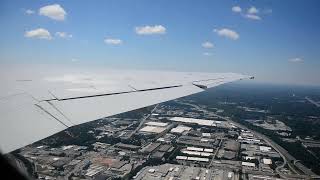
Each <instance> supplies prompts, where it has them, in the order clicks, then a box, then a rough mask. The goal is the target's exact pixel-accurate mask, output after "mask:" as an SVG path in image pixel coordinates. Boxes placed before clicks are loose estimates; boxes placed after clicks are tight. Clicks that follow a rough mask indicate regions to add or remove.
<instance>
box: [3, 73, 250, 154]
mask: <svg viewBox="0 0 320 180" xmlns="http://www.w3.org/2000/svg"><path fill="white" fill-rule="evenodd" d="M0 75H1V77H0V78H1V79H0V80H1V84H2V85H1V86H2V87H1V90H0V114H1V119H0V122H1V125H0V149H1V151H2V153H8V152H11V151H13V150H16V149H18V148H21V147H23V146H26V145H28V144H31V143H33V142H36V141H38V140H41V139H43V138H46V137H48V136H50V135H53V134H55V133H57V132H60V131H62V130H65V129H67V128H69V127H71V126H75V125H78V124H82V123H85V122H89V121H92V120H96V119H99V118H103V117H108V116H112V115H115V114H119V113H122V112H127V111H131V110H135V109H139V108H142V107H146V106H150V105H154V104H157V103H161V102H165V101H169V100H172V99H176V98H180V97H183V96H188V95H191V94H195V93H199V92H202V91H204V90H206V89H207V88H212V87H215V86H218V85H221V84H225V83H228V82H232V81H236V80H241V79H246V78H252V77H251V76H246V75H241V74H235V73H193V72H192V73H186V72H161V71H132V70H130V71H129V70H121V71H115V70H104V69H97V70H93V71H85V70H84V69H76V68H70V69H68V68H57V67H54V68H43V67H28V68H26V67H20V68H16V67H14V68H11V67H10V68H7V69H5V70H2V71H1V72H0Z"/></svg>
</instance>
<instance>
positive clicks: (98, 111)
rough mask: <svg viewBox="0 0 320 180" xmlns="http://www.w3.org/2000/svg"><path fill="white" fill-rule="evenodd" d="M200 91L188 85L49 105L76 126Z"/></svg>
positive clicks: (55, 102) (54, 101)
mask: <svg viewBox="0 0 320 180" xmlns="http://www.w3.org/2000/svg"><path fill="white" fill-rule="evenodd" d="M202 91H203V89H201V88H199V87H196V86H193V85H189V86H179V87H173V88H164V89H156V90H146V91H137V92H131V93H123V94H114V95H107V96H97V97H90V98H78V99H70V100H64V101H59V100H53V101H50V103H52V104H53V105H54V106H55V107H56V108H57V109H59V111H61V112H63V114H65V116H66V117H68V118H69V119H70V120H71V122H72V123H73V124H76V125H77V124H81V123H85V122H88V121H91V120H96V119H99V118H103V117H107V116H112V115H115V114H119V113H122V112H127V111H131V110H135V109H139V108H142V107H146V106H150V105H154V104H157V103H160V102H165V101H169V100H171V99H176V98H179V97H183V96H187V95H190V94H194V93H198V92H202Z"/></svg>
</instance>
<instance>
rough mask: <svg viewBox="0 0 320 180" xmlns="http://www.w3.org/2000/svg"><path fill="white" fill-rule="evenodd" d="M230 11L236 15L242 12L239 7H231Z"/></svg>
mask: <svg viewBox="0 0 320 180" xmlns="http://www.w3.org/2000/svg"><path fill="white" fill-rule="evenodd" d="M232 11H233V12H236V13H239V12H241V11H242V9H241V7H240V6H233V7H232Z"/></svg>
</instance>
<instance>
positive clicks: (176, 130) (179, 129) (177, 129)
mask: <svg viewBox="0 0 320 180" xmlns="http://www.w3.org/2000/svg"><path fill="white" fill-rule="evenodd" d="M191 129H192V128H191V127H188V126H182V125H179V126H177V127H175V128H172V129H171V131H170V132H172V133H183V132H184V131H190V130H191Z"/></svg>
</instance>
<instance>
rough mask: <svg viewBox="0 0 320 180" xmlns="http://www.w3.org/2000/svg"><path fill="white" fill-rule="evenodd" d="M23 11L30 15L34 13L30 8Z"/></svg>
mask: <svg viewBox="0 0 320 180" xmlns="http://www.w3.org/2000/svg"><path fill="white" fill-rule="evenodd" d="M25 13H26V14H28V15H31V14H34V11H33V10H31V9H27V10H26V11H25Z"/></svg>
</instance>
